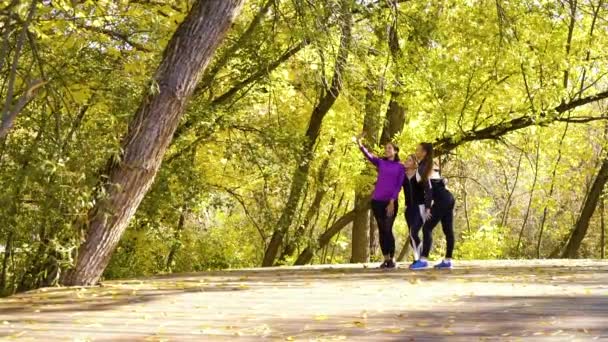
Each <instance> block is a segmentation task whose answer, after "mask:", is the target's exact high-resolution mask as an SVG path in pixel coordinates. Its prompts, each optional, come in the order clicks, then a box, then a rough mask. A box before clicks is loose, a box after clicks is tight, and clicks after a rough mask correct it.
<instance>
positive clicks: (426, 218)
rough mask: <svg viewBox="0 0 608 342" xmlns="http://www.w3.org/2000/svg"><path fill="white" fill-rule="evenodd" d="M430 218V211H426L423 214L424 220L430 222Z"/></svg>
mask: <svg viewBox="0 0 608 342" xmlns="http://www.w3.org/2000/svg"><path fill="white" fill-rule="evenodd" d="M431 217H433V215H431V209H427V210H426V212H425V213H424V219H425V220H430V219H431Z"/></svg>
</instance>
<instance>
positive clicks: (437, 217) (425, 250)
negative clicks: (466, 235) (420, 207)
mask: <svg viewBox="0 0 608 342" xmlns="http://www.w3.org/2000/svg"><path fill="white" fill-rule="evenodd" d="M439 222H441V228H442V229H443V234H445V241H446V242H447V247H446V251H445V257H446V258H448V259H451V258H452V253H453V252H454V240H455V239H454V201H453V200H452V201H451V203H449V204H447V205H444V206H438V205H433V207H432V208H431V218H430V219H429V220H427V221H426V222H425V223H424V226H423V227H422V235H423V237H424V239H423V241H422V256H423V257H425V258H428V257H429V253H430V252H431V245H432V244H433V229H435V227H436V226H437V224H438V223H439Z"/></svg>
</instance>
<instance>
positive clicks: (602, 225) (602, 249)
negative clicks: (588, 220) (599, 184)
mask: <svg viewBox="0 0 608 342" xmlns="http://www.w3.org/2000/svg"><path fill="white" fill-rule="evenodd" d="M605 202H606V200H605V199H604V198H602V201H601V202H600V215H601V216H600V229H601V230H602V232H601V234H600V243H601V245H600V258H601V259H604V258H605V257H606V222H605V219H606V217H605V213H604V207H605Z"/></svg>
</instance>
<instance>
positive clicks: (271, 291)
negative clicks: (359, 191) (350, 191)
mask: <svg viewBox="0 0 608 342" xmlns="http://www.w3.org/2000/svg"><path fill="white" fill-rule="evenodd" d="M0 339H2V340H4V339H6V340H19V341H260V340H262V341H336V340H344V341H480V340H482V341H520V340H526V341H527V340H532V341H536V340H538V341H573V340H579V341H588V340H606V341H608V262H600V261H591V260H570V261H566V260H551V261H539V260H530V261H483V262H482V261H475V262H461V263H458V268H456V269H454V270H452V271H435V270H427V271H422V272H420V271H419V272H412V271H409V270H407V269H405V268H402V269H398V270H394V271H381V270H377V269H372V268H367V267H363V266H361V265H340V266H338V265H334V266H317V267H301V268H292V267H289V268H272V269H250V270H237V271H223V272H205V273H196V274H187V275H177V276H167V277H155V278H148V279H142V280H117V281H108V282H105V283H103V286H100V287H94V288H49V289H41V290H37V291H33V292H29V293H25V294H21V295H17V296H13V297H10V298H5V299H0Z"/></svg>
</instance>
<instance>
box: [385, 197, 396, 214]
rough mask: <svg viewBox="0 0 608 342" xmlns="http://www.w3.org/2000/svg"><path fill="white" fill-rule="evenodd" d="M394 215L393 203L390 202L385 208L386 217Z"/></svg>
mask: <svg viewBox="0 0 608 342" xmlns="http://www.w3.org/2000/svg"><path fill="white" fill-rule="evenodd" d="M394 214H395V201H394V200H390V202H388V205H387V206H386V216H389V217H392V216H393V215H394Z"/></svg>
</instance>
